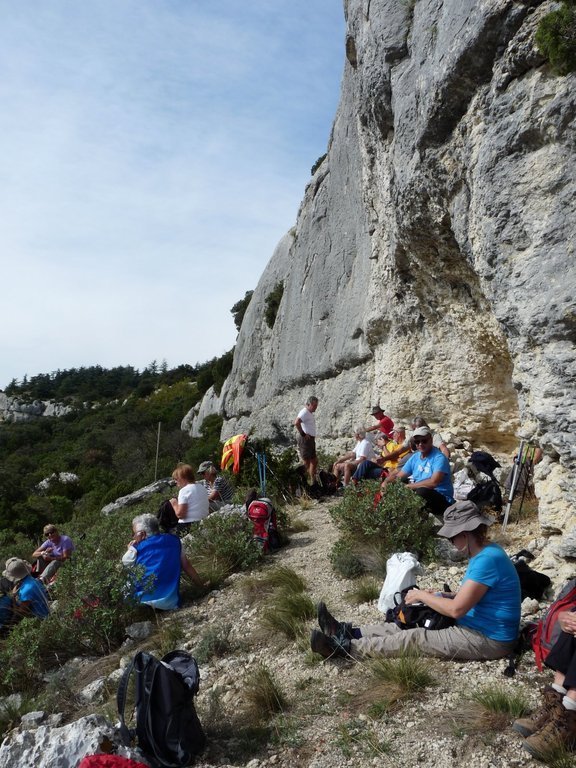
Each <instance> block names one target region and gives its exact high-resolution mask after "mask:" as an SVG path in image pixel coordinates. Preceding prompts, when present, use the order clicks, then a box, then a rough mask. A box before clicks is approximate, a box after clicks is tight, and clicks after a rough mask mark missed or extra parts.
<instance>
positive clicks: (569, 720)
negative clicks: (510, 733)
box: [523, 707, 576, 760]
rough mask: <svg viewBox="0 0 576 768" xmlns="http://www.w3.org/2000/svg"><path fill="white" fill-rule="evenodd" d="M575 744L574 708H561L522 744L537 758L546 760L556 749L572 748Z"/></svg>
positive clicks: (575, 716)
mask: <svg viewBox="0 0 576 768" xmlns="http://www.w3.org/2000/svg"><path fill="white" fill-rule="evenodd" d="M575 745H576V710H573V709H566V708H565V707H562V708H561V711H557V712H555V714H554V715H553V716H552V717H551V719H550V720H548V722H547V723H546V725H545V726H544V727H543V728H541V729H540V730H539V731H537V732H536V733H533V734H532V736H528V738H527V739H526V741H525V742H524V744H523V747H524V749H527V750H528V752H530V754H531V755H532V756H533V757H535V758H536V759H537V760H546V759H547V757H549V756H550V755H551V754H553V753H554V752H555V751H556V750H557V749H562V748H565V749H572V748H573V747H574V746H575Z"/></svg>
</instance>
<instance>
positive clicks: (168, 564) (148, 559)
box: [122, 514, 205, 611]
mask: <svg viewBox="0 0 576 768" xmlns="http://www.w3.org/2000/svg"><path fill="white" fill-rule="evenodd" d="M132 532H133V534H134V537H133V538H132V540H131V541H130V542H129V544H128V549H127V550H126V552H125V553H124V555H123V557H122V563H123V564H124V565H126V566H129V567H130V566H140V567H141V569H143V573H142V574H141V575H140V574H139V575H138V579H137V581H136V583H135V591H134V597H135V598H136V600H137V601H138V602H139V603H144V605H149V606H151V607H152V608H158V609H160V610H162V611H170V610H172V609H173V608H178V607H179V606H180V574H181V572H182V571H184V573H186V574H187V575H188V576H189V577H190V579H191V581H192V582H193V583H194V584H196V585H197V586H198V587H204V586H205V584H204V583H203V582H202V580H201V579H200V577H199V576H198V573H197V572H196V570H195V568H194V567H193V566H192V564H191V563H190V561H189V560H188V558H187V557H186V554H185V553H184V550H183V548H182V542H181V541H180V539H179V538H178V536H173V535H172V534H170V533H160V527H159V524H158V518H157V517H155V515H149V514H145V515H138V516H137V517H135V518H134V519H133V520H132Z"/></svg>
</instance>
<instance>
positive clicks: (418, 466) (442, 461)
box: [382, 427, 454, 517]
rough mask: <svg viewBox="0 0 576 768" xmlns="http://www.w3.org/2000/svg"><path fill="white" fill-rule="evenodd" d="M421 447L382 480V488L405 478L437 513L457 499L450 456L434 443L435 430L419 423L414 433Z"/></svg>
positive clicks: (411, 487) (429, 507)
mask: <svg viewBox="0 0 576 768" xmlns="http://www.w3.org/2000/svg"><path fill="white" fill-rule="evenodd" d="M412 439H413V441H414V443H415V446H416V448H417V450H418V452H417V453H413V454H412V455H411V456H410V458H409V459H408V461H407V462H406V463H405V464H404V465H403V466H402V467H400V469H396V470H394V471H393V472H391V473H390V474H389V475H388V477H386V478H385V480H384V482H383V483H382V491H385V490H386V487H387V485H388V483H393V482H395V481H397V480H402V481H403V482H407V483H408V488H410V490H412V491H414V493H417V494H418V496H420V497H421V498H422V499H423V500H424V503H425V505H426V507H425V508H426V510H427V511H428V512H431V513H432V514H433V515H437V516H438V517H441V516H442V513H443V512H444V510H445V509H446V508H447V507H448V506H449V505H450V504H452V503H453V502H454V489H453V487H452V479H451V474H450V464H449V463H448V459H447V458H446V456H444V455H443V454H442V453H440V451H439V449H438V448H434V446H433V445H432V433H431V432H430V429H429V428H428V427H420V428H419V429H417V430H416V431H415V432H414V434H413V435H412Z"/></svg>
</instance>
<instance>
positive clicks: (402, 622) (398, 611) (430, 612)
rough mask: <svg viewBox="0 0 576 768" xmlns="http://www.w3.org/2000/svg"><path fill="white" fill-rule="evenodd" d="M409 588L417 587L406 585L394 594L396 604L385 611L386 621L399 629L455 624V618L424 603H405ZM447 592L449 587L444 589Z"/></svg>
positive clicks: (429, 627)
mask: <svg viewBox="0 0 576 768" xmlns="http://www.w3.org/2000/svg"><path fill="white" fill-rule="evenodd" d="M411 589H418V587H417V586H416V585H413V586H410V587H406V589H403V590H402V592H397V593H396V594H395V595H394V602H395V603H396V605H395V606H394V608H389V609H388V610H387V611H386V621H387V622H389V623H390V622H393V623H394V624H396V626H397V627H400V629H415V628H416V627H423V628H424V629H446V628H447V627H453V626H454V624H456V620H455V619H452V618H450V617H449V616H444V615H443V614H442V613H438V611H435V610H434V608H430V606H428V605H424V603H416V604H415V605H407V604H406V593H407V592H409V591H410V590H411ZM445 591H446V592H449V591H450V589H449V588H447V589H445Z"/></svg>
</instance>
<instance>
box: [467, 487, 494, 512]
mask: <svg viewBox="0 0 576 768" xmlns="http://www.w3.org/2000/svg"><path fill="white" fill-rule="evenodd" d="M466 498H467V499H468V501H473V502H474V504H476V506H477V507H478V509H483V508H484V507H491V509H493V510H495V511H496V512H502V491H501V490H500V486H499V485H498V483H497V482H496V480H488V482H486V483H478V485H475V486H474V488H472V490H471V491H470V493H469V494H468V496H467V497H466Z"/></svg>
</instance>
